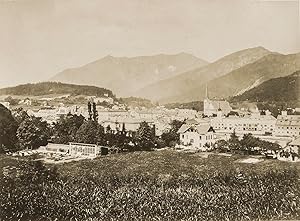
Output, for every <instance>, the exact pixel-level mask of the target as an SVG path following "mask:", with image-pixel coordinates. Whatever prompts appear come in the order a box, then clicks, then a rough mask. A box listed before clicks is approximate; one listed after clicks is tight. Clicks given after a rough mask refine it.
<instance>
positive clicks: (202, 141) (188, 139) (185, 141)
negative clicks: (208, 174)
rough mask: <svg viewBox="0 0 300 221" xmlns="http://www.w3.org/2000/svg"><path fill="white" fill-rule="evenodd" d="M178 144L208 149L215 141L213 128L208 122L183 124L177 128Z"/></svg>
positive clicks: (203, 149)
mask: <svg viewBox="0 0 300 221" xmlns="http://www.w3.org/2000/svg"><path fill="white" fill-rule="evenodd" d="M178 133H179V134H180V146H183V147H193V148H196V149H199V150H202V151H206V150H208V149H209V148H210V147H211V146H213V145H214V144H215V142H216V135H215V131H214V129H213V128H212V127H211V126H210V125H209V124H192V123H188V124H183V125H182V126H181V127H180V129H179V130H178Z"/></svg>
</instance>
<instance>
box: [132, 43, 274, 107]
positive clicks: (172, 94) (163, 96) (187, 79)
mask: <svg viewBox="0 0 300 221" xmlns="http://www.w3.org/2000/svg"><path fill="white" fill-rule="evenodd" d="M273 53H274V52H271V51H269V50H267V49H265V48H263V47H254V48H248V49H244V50H241V51H237V52H234V53H232V54H229V55H226V56H224V57H222V58H220V59H219V60H217V61H215V62H213V63H211V64H208V65H206V66H204V67H200V68H197V69H194V70H191V71H188V72H184V73H182V74H179V75H177V76H175V77H172V78H169V79H165V80H161V81H159V82H156V83H154V84H151V85H150V86H147V87H145V88H142V89H141V90H138V91H137V92H136V94H139V96H142V97H145V98H148V99H151V100H158V101H159V102H161V103H170V102H178V101H180V102H189V101H193V100H199V97H197V96H194V95H193V96H191V97H189V95H188V93H189V92H190V91H195V90H197V89H198V88H199V86H201V85H204V84H205V83H206V82H209V81H210V80H212V79H215V78H218V77H221V76H223V75H226V74H227V73H229V72H231V71H233V70H235V69H238V68H240V67H242V66H244V65H246V64H249V63H252V62H254V61H256V60H259V59H260V58H262V57H264V56H266V55H268V54H273ZM153 91H155V92H156V94H155V93H153ZM199 93H200V94H204V91H199Z"/></svg>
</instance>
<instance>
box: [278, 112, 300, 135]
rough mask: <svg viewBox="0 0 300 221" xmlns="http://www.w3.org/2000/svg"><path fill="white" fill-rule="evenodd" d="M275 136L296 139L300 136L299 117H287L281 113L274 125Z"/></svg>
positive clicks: (285, 113) (284, 113)
mask: <svg viewBox="0 0 300 221" xmlns="http://www.w3.org/2000/svg"><path fill="white" fill-rule="evenodd" d="M275 135H276V136H288V137H297V136H299V135H300V115H287V112H286V111H282V114H281V115H278V117H277V121H276V124H275Z"/></svg>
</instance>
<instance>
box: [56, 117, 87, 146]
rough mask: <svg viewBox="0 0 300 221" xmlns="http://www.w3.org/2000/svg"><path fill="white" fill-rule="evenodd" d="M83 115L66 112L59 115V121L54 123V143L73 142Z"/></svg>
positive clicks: (82, 120)
mask: <svg viewBox="0 0 300 221" xmlns="http://www.w3.org/2000/svg"><path fill="white" fill-rule="evenodd" d="M83 122H84V117H83V116H82V115H79V116H78V115H73V114H70V113H69V114H67V115H66V116H62V117H60V119H59V121H58V122H57V123H55V124H54V128H53V131H54V136H53V141H54V142H55V143H62V144H67V143H69V142H74V141H75V139H76V133H77V131H78V129H79V127H80V126H81V125H82V124H83Z"/></svg>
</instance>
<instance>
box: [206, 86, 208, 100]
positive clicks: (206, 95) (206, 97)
mask: <svg viewBox="0 0 300 221" xmlns="http://www.w3.org/2000/svg"><path fill="white" fill-rule="evenodd" d="M205 86H206V87H205V99H208V89H207V83H206V85H205Z"/></svg>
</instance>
